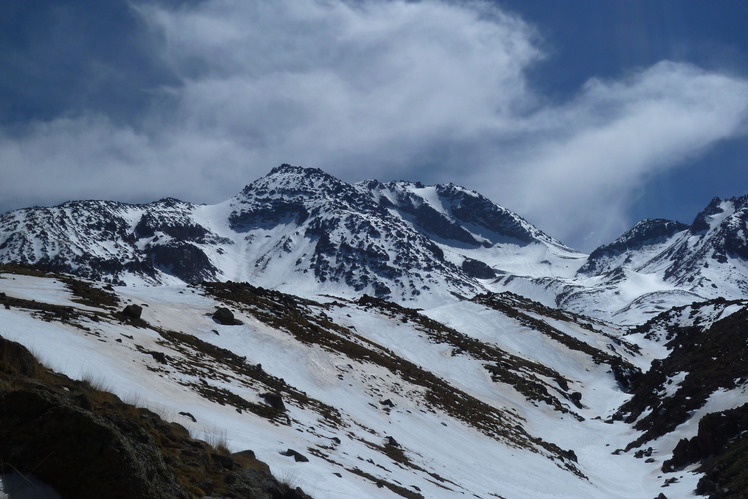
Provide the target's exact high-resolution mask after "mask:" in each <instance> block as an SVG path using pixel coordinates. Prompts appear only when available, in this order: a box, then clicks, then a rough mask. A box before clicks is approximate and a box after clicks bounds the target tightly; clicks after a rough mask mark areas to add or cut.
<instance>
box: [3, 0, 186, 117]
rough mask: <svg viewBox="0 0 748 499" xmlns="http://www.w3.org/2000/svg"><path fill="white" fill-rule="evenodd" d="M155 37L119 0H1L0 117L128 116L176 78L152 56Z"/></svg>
mask: <svg viewBox="0 0 748 499" xmlns="http://www.w3.org/2000/svg"><path fill="white" fill-rule="evenodd" d="M153 36H155V34H154V33H152V32H149V30H148V28H147V26H146V25H145V24H144V23H143V21H142V19H141V18H140V17H139V16H138V15H137V13H136V12H135V11H133V9H132V8H131V7H130V6H129V5H128V3H127V2H124V1H119V0H111V1H106V2H102V1H99V0H67V1H65V0H60V1H57V0H55V1H48V0H38V1H33V2H28V1H20V0H8V1H5V2H2V5H0V69H1V70H0V89H2V92H1V93H0V119H2V121H3V122H5V123H8V122H14V123H20V122H25V121H27V120H29V119H43V120H46V119H53V118H55V117H58V116H59V115H61V114H74V113H81V112H83V111H92V112H97V113H102V114H106V115H108V116H110V117H112V118H114V119H117V120H124V119H132V118H134V117H135V116H136V115H137V114H138V113H140V112H142V111H143V109H144V108H147V107H148V105H149V103H150V100H151V99H152V92H153V91H154V89H157V88H159V87H160V86H161V85H163V84H170V83H171V84H173V83H174V82H175V81H176V80H175V79H174V78H173V77H172V76H171V75H170V73H169V71H168V70H166V69H165V68H164V67H163V65H162V62H161V61H160V60H158V59H156V58H154V54H153V51H152V50H153V49H152V47H153V44H154V43H156V42H157V40H155V39H154V38H153Z"/></svg>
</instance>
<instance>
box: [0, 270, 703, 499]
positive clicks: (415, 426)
mask: <svg viewBox="0 0 748 499" xmlns="http://www.w3.org/2000/svg"><path fill="white" fill-rule="evenodd" d="M2 277H3V278H2V279H0V291H1V292H4V293H6V294H7V295H8V296H15V297H25V298H29V297H32V296H33V297H34V299H36V300H38V301H44V302H50V303H59V304H65V305H68V306H73V307H75V308H76V309H78V310H81V311H85V310H88V309H90V307H88V308H87V307H83V306H81V305H79V304H77V303H75V302H73V301H71V299H70V296H69V294H67V292H66V291H65V289H64V288H62V287H61V285H60V283H59V282H56V281H54V280H49V279H44V278H27V277H22V276H8V275H3V276H2ZM116 290H117V294H118V295H119V296H120V297H121V298H122V299H123V301H124V303H130V302H131V303H137V304H143V305H145V306H144V308H143V319H144V320H146V321H147V322H149V323H150V324H152V325H153V326H154V327H160V328H164V329H168V330H173V331H181V332H184V333H187V334H190V335H194V336H196V337H197V338H199V339H201V340H203V341H206V342H209V343H212V344H214V345H216V346H219V347H221V348H225V349H228V350H231V351H232V352H234V353H235V354H237V355H240V356H246V362H247V363H249V364H261V365H262V368H263V369H264V370H265V371H267V372H268V373H270V374H272V375H273V376H276V377H279V378H282V379H284V380H285V382H286V383H288V384H289V385H290V386H292V387H294V388H296V389H298V390H301V391H303V392H305V393H306V394H308V396H309V397H311V398H313V399H316V400H318V401H320V402H322V403H324V404H328V405H330V406H332V407H336V408H337V409H338V410H339V411H340V413H341V417H342V420H343V422H344V424H343V425H342V426H336V425H332V424H330V423H329V422H326V421H325V420H324V419H323V418H322V417H321V416H320V414H319V413H317V412H315V410H314V409H312V408H310V407H301V406H299V405H296V404H294V403H290V402H289V401H288V400H286V405H287V408H288V416H289V418H290V424H289V425H285V424H278V423H277V422H273V421H270V420H267V419H264V418H262V417H260V416H257V415H255V414H252V413H251V412H246V411H241V412H240V411H237V410H236V409H235V408H234V407H231V406H222V405H220V404H218V403H215V402H211V401H210V400H207V399H205V398H203V397H201V396H200V395H199V394H198V393H197V392H195V391H194V390H193V389H191V388H190V387H189V386H186V384H187V383H199V382H200V380H199V378H200V376H197V375H194V374H185V373H184V372H180V371H179V370H178V369H176V368H174V367H173V365H172V364H170V365H169V366H163V365H160V364H158V363H156V362H155V360H154V359H153V358H152V357H151V356H150V355H147V354H144V353H143V352H142V350H152V351H160V352H164V353H166V354H167V355H168V356H170V357H173V358H176V359H180V358H181V359H183V360H185V361H187V360H188V359H187V358H186V357H185V354H184V352H180V351H177V350H176V349H174V347H172V346H170V345H169V344H167V343H166V342H164V341H163V339H162V338H161V336H160V335H159V334H158V332H157V331H156V330H154V329H151V328H134V327H132V326H128V325H125V324H122V323H120V322H119V321H116V320H103V321H99V322H94V321H91V320H88V319H85V318H81V319H80V323H81V325H83V326H85V327H87V328H88V329H89V331H86V330H84V329H82V328H80V327H76V326H75V325H71V324H64V323H60V322H45V321H43V320H41V319H40V318H38V317H36V316H35V315H34V314H33V313H31V312H30V311H28V310H24V309H18V308H12V309H10V310H5V309H0V335H2V336H3V337H5V338H7V339H10V340H13V341H18V342H20V343H22V344H24V345H26V346H27V347H28V348H29V349H31V351H32V352H33V353H34V354H35V355H36V356H37V357H38V358H39V359H40V360H41V361H42V362H43V363H45V364H46V365H47V366H49V367H50V368H52V369H54V370H56V371H59V372H62V373H64V374H66V375H68V376H70V377H72V378H77V379H81V378H87V379H94V381H96V382H97V383H98V384H99V385H102V386H104V387H106V388H107V389H108V390H110V391H112V392H114V393H115V394H117V395H119V396H120V397H121V398H123V399H124V400H126V401H130V402H132V403H136V404H137V405H141V406H145V407H149V408H151V409H153V410H155V411H156V412H159V413H160V414H161V415H162V416H164V417H166V418H167V419H172V420H176V421H177V422H179V423H180V424H182V425H184V426H186V427H187V428H189V429H190V431H191V432H192V433H193V435H196V436H198V437H202V436H207V437H208V438H210V437H211V436H215V435H219V436H221V437H224V436H225V438H226V440H227V442H228V446H229V448H230V449H231V450H232V451H240V450H244V449H252V450H254V451H255V453H256V454H257V456H258V458H259V459H261V460H263V461H265V462H267V463H268V464H269V465H270V467H271V470H272V472H273V473H274V474H275V475H276V476H277V477H279V478H281V479H287V480H290V481H292V482H293V483H294V484H295V485H298V486H301V487H302V488H303V489H304V490H305V491H306V492H307V493H309V494H311V495H312V496H313V497H317V498H340V497H361V498H363V497H372V498H375V497H398V496H396V495H395V494H394V493H392V492H390V491H389V490H388V489H386V488H384V489H383V488H378V487H377V486H376V485H375V484H374V483H373V482H371V481H370V480H367V479H365V478H362V477H359V476H357V475H355V474H353V473H351V472H350V471H348V470H350V469H355V468H358V469H359V470H361V471H363V472H365V473H368V474H370V475H372V476H374V477H377V478H378V479H382V480H385V481H387V482H389V483H394V484H398V485H400V486H402V487H404V488H407V489H409V490H411V491H420V493H421V494H422V495H424V497H458V496H459V497H461V496H470V495H476V496H478V497H486V498H488V497H494V495H495V494H498V495H499V496H501V497H506V498H527V497H533V498H599V497H617V498H637V499H639V498H642V497H655V496H656V495H657V494H659V493H660V492H661V491H662V489H661V486H662V484H663V482H664V480H665V479H666V478H668V477H669V476H670V475H668V474H663V473H662V472H661V471H660V470H659V466H661V463H662V459H659V458H658V460H657V462H656V463H653V464H652V463H645V462H644V460H642V459H636V458H634V457H633V456H632V453H633V451H632V452H630V453H623V454H620V455H613V454H612V452H613V451H614V450H616V449H619V448H623V447H625V446H626V444H628V443H629V442H631V441H633V440H634V439H636V437H637V436H638V432H636V431H634V430H633V429H632V428H631V427H630V426H628V425H626V424H624V423H622V422H616V423H612V424H608V423H606V422H605V421H604V420H605V419H607V418H608V417H609V416H610V415H611V414H612V412H613V411H615V409H616V408H617V407H618V406H619V405H620V404H621V403H622V402H624V401H625V400H627V398H628V395H626V394H625V393H623V392H621V391H620V389H619V388H618V386H617V384H616V382H615V380H614V379H613V378H612V376H611V375H610V373H609V372H608V368H607V367H606V365H605V364H595V363H594V362H592V361H591V359H590V357H589V356H587V355H586V354H582V353H581V352H579V351H576V350H571V349H570V348H568V347H566V346H564V345H562V344H560V343H558V342H557V341H555V340H552V339H550V338H549V337H547V336H544V335H543V334H541V333H540V332H538V331H535V330H533V329H531V328H528V327H526V326H523V325H522V324H520V323H518V322H517V321H516V320H515V319H512V318H510V317H508V316H506V315H504V314H503V313H501V312H498V311H496V310H492V309H488V308H486V307H483V306H481V305H478V304H475V303H469V302H460V303H454V304H451V305H445V306H441V307H437V308H434V309H431V310H427V311H424V312H423V313H424V314H425V315H426V316H428V317H430V318H431V319H434V320H437V321H439V322H442V323H443V324H445V325H447V326H449V327H451V328H453V329H455V330H457V331H458V332H460V333H462V334H465V335H467V336H468V337H471V338H475V339H477V340H480V341H481V342H485V343H486V344H491V345H495V346H497V347H499V348H501V349H503V350H505V351H506V352H508V353H510V354H513V355H516V356H518V357H521V358H524V359H528V360H529V361H534V362H537V363H540V364H542V365H544V366H548V367H549V368H551V369H553V370H555V371H557V372H558V373H559V374H560V375H562V376H563V377H564V378H566V379H567V380H568V383H569V385H570V389H571V390H572V391H578V392H580V393H581V394H582V399H581V400H582V403H583V408H582V409H577V408H575V407H574V406H573V405H572V404H571V403H569V401H568V400H565V399H563V398H562V399H561V400H564V401H565V402H564V403H565V404H566V407H567V408H568V409H569V412H567V413H561V412H559V411H556V410H554V409H553V408H551V407H550V406H548V405H546V404H543V403H537V404H533V403H530V402H529V401H528V400H527V399H525V398H524V397H523V396H522V395H521V394H520V393H519V392H517V390H516V389H514V388H513V387H512V386H511V385H508V384H504V383H497V382H494V381H492V380H491V377H490V376H489V375H488V372H487V371H486V370H485V369H484V367H483V364H484V363H483V362H482V361H479V360H477V359H475V358H473V357H471V356H470V355H465V354H462V355H459V354H458V355H454V353H453V352H452V347H450V346H449V345H446V344H444V343H438V342H436V343H435V342H433V341H432V340H431V339H430V338H429V337H428V335H427V334H426V332H425V331H424V330H423V329H422V328H420V327H418V326H417V325H416V324H415V323H413V322H403V321H401V320H400V319H399V318H395V317H393V316H390V315H387V314H383V313H381V312H378V311H377V310H376V309H367V308H364V307H361V306H358V305H355V304H353V303H350V302H339V303H338V304H337V305H335V306H332V307H326V308H320V307H317V306H316V305H312V307H313V308H314V309H315V310H317V311H323V312H324V313H325V314H326V315H327V316H328V317H329V318H330V319H331V320H332V321H333V322H334V323H337V324H340V325H343V326H346V327H347V328H349V330H350V331H354V332H355V334H356V335H358V337H359V338H360V339H358V340H356V341H357V342H359V343H361V344H364V345H369V347H370V348H381V349H387V350H388V351H391V352H394V353H395V354H396V355H398V356H400V357H401V358H403V359H405V360H407V361H410V362H412V363H413V364H415V365H417V366H420V367H422V368H423V369H424V370H427V371H428V372H431V373H433V374H434V375H436V376H438V377H439V378H442V379H444V380H446V381H447V382H448V383H449V385H450V386H452V387H454V388H455V389H459V390H462V391H464V392H466V393H468V394H470V395H472V396H473V397H476V398H477V399H479V400H481V401H483V402H485V403H487V404H489V405H491V406H492V407H494V408H496V409H498V410H500V411H502V412H503V413H505V414H506V416H507V417H508V418H510V419H513V420H515V421H516V424H520V425H521V426H522V427H524V428H525V430H526V431H527V432H528V433H529V434H530V435H533V436H535V437H540V438H542V439H543V440H545V441H547V442H551V443H554V444H556V445H558V446H559V447H560V448H561V449H571V450H573V451H574V452H575V454H576V456H577V457H578V465H577V466H578V468H579V470H580V471H581V472H582V473H584V475H586V477H587V478H580V477H578V476H576V475H574V474H573V473H571V472H570V471H568V470H565V469H563V467H562V466H561V462H560V461H558V460H556V461H553V460H551V459H549V457H548V454H547V452H546V451H542V452H537V449H536V450H532V449H526V448H518V447H514V446H512V445H509V444H508V443H507V442H506V441H503V440H501V439H499V440H496V439H493V438H490V437H488V436H486V435H485V434H483V433H481V432H480V431H479V430H477V429H476V428H475V427H473V426H471V425H468V424H467V423H466V422H465V421H462V420H460V419H457V418H455V417H454V416H450V415H449V414H447V413H446V412H445V411H443V410H441V409H439V408H434V407H433V406H430V405H429V404H427V403H425V401H424V388H423V387H422V386H419V385H414V384H412V383H410V382H408V381H406V380H404V379H403V378H402V377H400V376H399V375H397V374H396V373H394V372H393V371H390V370H388V369H386V368H384V367H382V366H380V365H378V364H374V363H369V362H361V361H358V360H354V359H351V358H349V357H347V356H346V355H343V354H341V353H337V352H333V351H330V350H328V349H325V348H322V347H319V346H314V345H312V346H310V345H307V344H304V343H301V342H300V341H299V340H298V339H296V338H295V337H293V336H292V335H290V334H289V333H287V332H286V331H284V330H281V329H277V328H275V327H272V326H270V325H268V324H266V323H264V322H261V321H259V320H258V319H257V318H256V317H254V316H253V315H250V314H249V313H247V312H243V311H241V310H240V309H238V308H236V307H232V310H233V311H234V313H235V315H236V316H237V318H239V319H240V320H241V321H242V322H243V325H240V326H221V325H218V324H216V323H215V322H214V321H213V320H212V319H211V317H210V314H211V313H212V312H213V311H214V310H215V308H216V306H217V305H222V303H220V302H217V301H216V300H215V299H213V298H211V297H209V296H205V295H203V294H202V293H201V291H200V288H194V287H189V286H185V285H173V286H159V287H120V288H116ZM538 318H540V319H542V317H541V316H538ZM546 320H548V321H549V324H551V325H552V327H554V328H556V329H558V330H559V331H562V332H563V333H565V334H568V335H569V336H572V337H574V338H576V339H579V340H580V341H583V342H585V343H588V344H590V345H593V346H595V347H596V348H601V349H608V348H609V346H610V348H617V349H618V351H619V353H621V354H622V355H624V356H625V357H627V358H629V359H630V360H631V361H632V362H634V363H636V364H639V365H644V364H646V363H647V362H649V360H651V359H649V358H646V357H635V356H633V355H630V354H628V353H626V352H625V351H623V350H622V349H621V348H620V347H616V346H615V343H614V342H613V341H612V338H613V337H615V336H618V335H620V334H622V331H621V330H620V329H617V328H616V327H615V326H612V325H611V326H604V327H603V326H602V325H598V328H602V329H599V330H600V331H602V332H604V333H606V334H607V335H609V336H606V335H603V334H601V333H593V332H590V331H589V330H587V329H585V328H582V327H580V326H579V325H577V324H575V323H572V322H567V321H562V320H550V319H547V318H546ZM130 336H132V339H130V338H129V337H130ZM115 340H121V342H117V341H115ZM149 367H150V368H151V369H159V371H160V372H158V374H154V372H152V371H151V370H149ZM215 371H216V372H217V373H219V374H220V375H218V374H215V373H214V377H212V378H211V377H210V374H209V373H208V372H205V373H204V374H203V375H202V377H203V379H206V380H207V382H208V383H209V384H211V385H214V386H217V387H220V388H223V389H226V390H229V391H231V392H232V393H234V394H236V395H239V396H241V397H243V398H244V399H245V400H247V401H250V402H256V403H262V402H261V398H260V397H259V393H260V392H261V391H262V389H261V388H258V387H256V386H253V385H252V384H251V383H246V382H244V381H242V380H241V379H238V378H236V377H235V376H232V374H231V372H230V370H229V369H228V368H227V366H225V365H216V366H215ZM221 373H222V374H221ZM546 381H548V380H546ZM551 392H552V393H554V394H556V395H559V394H560V393H561V392H560V389H558V388H557V389H555V391H554V390H551ZM559 396H560V395H559ZM385 399H389V400H390V401H391V402H392V404H393V407H392V408H391V409H388V410H385V406H384V405H383V404H382V403H381V402H382V401H383V400H385ZM179 412H189V413H191V414H193V415H194V416H195V417H196V419H197V423H193V422H192V421H190V420H189V419H187V418H183V417H182V416H179V415H178V413H179ZM574 414H576V415H577V416H575V415H574ZM580 419H583V420H580ZM512 424H514V423H512ZM388 436H389V437H393V438H394V439H395V440H396V441H397V442H398V443H399V444H400V445H401V448H402V450H403V452H404V454H405V456H407V458H408V459H409V460H410V462H411V463H413V465H414V466H410V467H409V466H406V465H403V464H401V463H397V462H395V461H393V460H391V459H390V458H389V457H387V456H386V455H385V454H383V453H382V452H380V451H379V450H377V446H382V445H383V441H384V439H385V438H386V437H388ZM334 438H337V439H339V441H340V443H337V442H336V441H335V440H333V439H334ZM663 445H664V444H663ZM669 445H670V443H669V442H668V443H667V446H669ZM288 448H292V449H295V450H297V451H299V452H301V453H302V454H304V455H306V456H307V457H309V459H310V461H309V462H308V463H296V462H294V460H293V459H291V458H288V457H285V456H282V455H281V454H280V452H282V451H285V450H286V449H288ZM323 454H324V455H326V456H327V459H324V458H322V457H319V456H320V455H323ZM419 469H420V471H419ZM497 470H501V472H497ZM334 473H340V474H341V475H342V478H339V477H338V476H336V475H335V474H334ZM697 479H698V476H697V475H687V476H684V477H683V478H682V479H681V480H680V482H679V483H678V484H673V485H671V487H670V488H669V489H667V490H668V492H667V493H668V495H671V494H673V493H675V494H676V495H673V497H690V491H692V490H693V489H694V488H695V485H696V481H697ZM416 487H417V488H416Z"/></svg>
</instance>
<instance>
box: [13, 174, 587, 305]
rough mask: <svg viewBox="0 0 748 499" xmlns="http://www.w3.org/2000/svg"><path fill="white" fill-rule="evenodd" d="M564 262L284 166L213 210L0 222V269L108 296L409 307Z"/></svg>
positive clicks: (403, 186) (514, 224) (505, 231)
mask: <svg viewBox="0 0 748 499" xmlns="http://www.w3.org/2000/svg"><path fill="white" fill-rule="evenodd" d="M506 255H511V257H512V258H511V259H507V258H504V257H505V256H506ZM568 257H571V258H575V257H579V254H577V253H575V252H574V251H573V250H571V249H569V248H567V247H565V246H564V245H562V244H561V243H559V242H558V241H556V240H554V239H553V238H551V237H550V236H547V235H546V234H544V233H543V232H542V231H540V230H539V229H537V228H535V227H533V226H532V225H531V224H529V223H528V222H527V221H525V220H523V219H522V218H521V217H519V216H518V215H516V214H514V213H512V212H511V211H509V210H507V209H505V208H502V207H500V206H497V205H495V204H494V203H492V202H491V201H489V200H488V199H486V198H485V197H483V196H481V195H480V194H478V193H476V192H474V191H470V190H468V189H464V188H461V187H458V186H455V185H452V184H448V185H436V186H423V185H421V184H417V183H416V184H413V183H408V182H390V183H387V184H382V183H380V182H378V181H366V182H361V183H358V184H355V185H351V184H348V183H345V182H343V181H341V180H339V179H337V178H335V177H333V176H331V175H328V174H327V173H325V172H323V171H322V170H319V169H316V168H302V167H298V166H291V165H287V164H284V165H281V166H279V167H276V168H273V169H272V170H271V171H270V173H269V174H267V175H266V176H264V177H262V178H260V179H257V180H255V181H254V182H252V183H250V184H248V185H247V186H246V187H244V189H242V191H241V192H240V193H239V194H237V195H236V196H234V197H233V198H231V199H229V200H227V201H225V202H223V203H219V204H217V205H210V206H206V205H195V204H191V203H185V202H181V201H178V200H175V199H164V200H161V201H157V202H154V203H148V204H140V205H130V204H124V203H116V202H111V201H103V202H102V201H84V202H72V203H65V204H63V205H60V206H56V207H52V208H28V209H24V210H18V211H14V212H10V213H6V214H3V215H2V216H0V262H18V263H26V264H35V265H43V266H45V267H48V268H51V269H54V270H61V271H66V272H73V273H75V274H78V275H81V276H84V277H90V278H94V279H99V280H106V281H110V282H113V283H129V284H137V283H151V284H158V283H170V282H178V281H185V282H199V281H202V280H240V281H249V282H252V283H256V284H260V285H263V286H267V287H273V288H277V289H286V290H293V291H295V292H297V293H298V292H302V293H308V294H318V293H329V294H335V295H342V296H360V295H362V294H370V295H374V296H381V297H388V298H391V299H395V300H397V301H414V302H419V303H420V302H422V301H423V300H424V299H426V296H428V298H427V299H428V300H445V299H449V298H450V297H451V296H453V295H463V296H472V295H474V294H476V293H479V292H481V291H484V290H485V289H484V288H483V286H482V285H481V280H483V279H490V278H493V277H494V276H495V275H497V274H499V273H506V272H508V271H509V272H512V271H516V270H517V269H518V267H522V268H527V267H531V266H541V267H542V266H552V265H551V263H550V262H551V261H554V260H555V261H559V262H560V260H559V258H568ZM541 261H544V262H548V263H542V264H541ZM561 263H564V262H561ZM507 265H508V268H507V267H506V266H507ZM560 267H562V269H561V271H562V273H563V272H564V269H563V267H564V265H560ZM424 291H428V293H424ZM421 295H424V296H421Z"/></svg>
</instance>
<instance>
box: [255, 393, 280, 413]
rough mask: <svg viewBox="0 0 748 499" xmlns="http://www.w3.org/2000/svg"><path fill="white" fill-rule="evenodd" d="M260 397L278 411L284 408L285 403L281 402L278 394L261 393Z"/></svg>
mask: <svg viewBox="0 0 748 499" xmlns="http://www.w3.org/2000/svg"><path fill="white" fill-rule="evenodd" d="M260 397H262V400H264V401H265V402H266V403H267V404H268V405H269V406H270V407H272V408H273V409H276V410H278V411H285V410H286V404H284V403H283V398H282V397H281V396H280V395H279V394H277V393H261V394H260Z"/></svg>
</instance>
